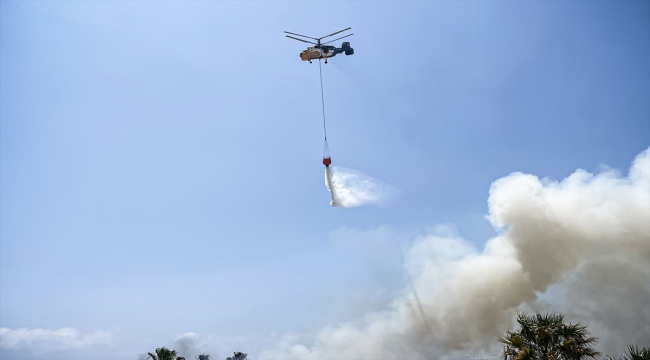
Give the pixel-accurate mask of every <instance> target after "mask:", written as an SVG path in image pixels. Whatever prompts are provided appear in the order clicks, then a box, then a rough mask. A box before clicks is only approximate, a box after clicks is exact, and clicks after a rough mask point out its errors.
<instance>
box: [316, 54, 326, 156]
mask: <svg viewBox="0 0 650 360" xmlns="http://www.w3.org/2000/svg"><path fill="white" fill-rule="evenodd" d="M320 60H321V59H318V73H319V74H320V98H321V102H322V104H323V133H325V143H326V144H327V127H325V95H324V94H323V70H322V69H321V65H320V62H321V61H320Z"/></svg>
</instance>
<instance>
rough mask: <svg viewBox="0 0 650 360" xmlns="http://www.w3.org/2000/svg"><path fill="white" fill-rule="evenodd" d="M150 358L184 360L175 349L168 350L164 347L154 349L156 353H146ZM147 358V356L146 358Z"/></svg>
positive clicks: (153, 359)
mask: <svg viewBox="0 0 650 360" xmlns="http://www.w3.org/2000/svg"><path fill="white" fill-rule="evenodd" d="M148 354H149V358H151V360H185V358H184V357H182V356H178V354H177V353H176V350H170V349H167V348H166V347H161V348H158V349H156V354H152V353H148ZM147 359H148V358H147Z"/></svg>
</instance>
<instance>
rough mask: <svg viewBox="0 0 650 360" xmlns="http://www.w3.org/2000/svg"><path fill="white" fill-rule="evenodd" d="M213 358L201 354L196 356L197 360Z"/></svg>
mask: <svg viewBox="0 0 650 360" xmlns="http://www.w3.org/2000/svg"><path fill="white" fill-rule="evenodd" d="M211 357H212V356H210V355H206V354H201V355H197V356H196V360H210V358H211Z"/></svg>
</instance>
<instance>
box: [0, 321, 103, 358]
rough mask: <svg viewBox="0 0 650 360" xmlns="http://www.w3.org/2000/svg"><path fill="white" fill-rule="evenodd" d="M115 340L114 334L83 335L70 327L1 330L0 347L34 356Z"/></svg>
mask: <svg viewBox="0 0 650 360" xmlns="http://www.w3.org/2000/svg"><path fill="white" fill-rule="evenodd" d="M113 338H114V337H113V335H112V334H110V333H107V332H104V331H101V330H98V331H95V332H93V333H89V334H82V333H80V332H79V331H78V330H77V329H75V328H69V327H65V328H61V329H59V330H49V329H40V328H35V329H29V328H18V329H10V328H6V327H3V328H0V347H2V348H5V349H9V350H28V351H30V352H32V353H34V354H40V353H45V352H49V351H57V350H73V349H80V348H87V347H90V346H93V345H97V344H111V343H112V342H113Z"/></svg>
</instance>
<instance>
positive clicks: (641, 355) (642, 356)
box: [623, 345, 650, 360]
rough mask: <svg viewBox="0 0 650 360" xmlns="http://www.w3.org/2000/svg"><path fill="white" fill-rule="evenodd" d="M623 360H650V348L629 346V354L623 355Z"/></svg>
mask: <svg viewBox="0 0 650 360" xmlns="http://www.w3.org/2000/svg"><path fill="white" fill-rule="evenodd" d="M623 360H650V347H648V348H646V347H642V348H641V349H639V348H638V347H637V346H632V345H630V346H628V347H627V353H625V355H623Z"/></svg>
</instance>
